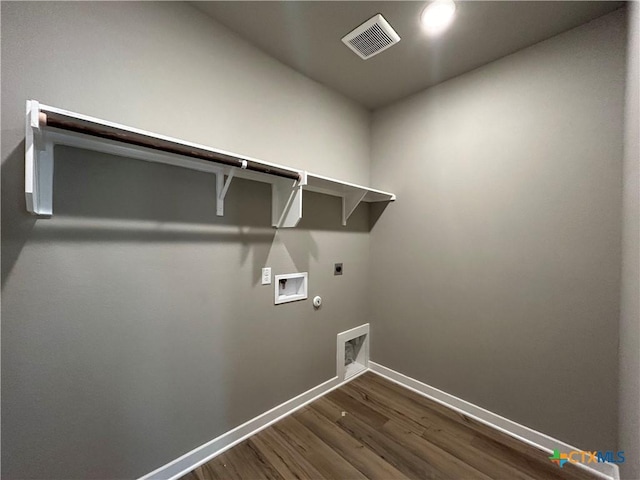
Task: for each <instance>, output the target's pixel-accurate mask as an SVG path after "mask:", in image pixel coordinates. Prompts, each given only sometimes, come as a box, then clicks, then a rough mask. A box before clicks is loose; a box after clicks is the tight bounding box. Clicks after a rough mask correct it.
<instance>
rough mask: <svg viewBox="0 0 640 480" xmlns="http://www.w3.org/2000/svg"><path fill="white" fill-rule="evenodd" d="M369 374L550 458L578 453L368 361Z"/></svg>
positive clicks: (604, 472)
mask: <svg viewBox="0 0 640 480" xmlns="http://www.w3.org/2000/svg"><path fill="white" fill-rule="evenodd" d="M369 371H371V372H373V373H375V374H377V375H380V376H381V377H383V378H386V379H387V380H390V381H392V382H395V383H397V384H398V385H402V386H403V387H405V388H408V389H410V390H413V391H414V392H416V393H419V394H421V395H423V396H425V397H427V398H429V399H431V400H433V401H434V402H438V403H440V404H442V405H444V406H446V407H449V408H451V409H452V410H455V411H457V412H459V413H462V414H464V415H466V416H468V417H471V418H473V419H474V420H476V421H478V422H481V423H484V424H485V425H488V426H490V427H492V428H494V429H496V430H498V431H500V432H502V433H506V434H507V435H510V436H512V437H514V438H517V439H518V440H520V441H521V442H524V443H526V444H528V445H531V446H533V447H536V448H539V449H541V450H544V451H547V452H549V455H552V454H553V450H559V451H561V452H570V451H572V450H581V449H580V448H577V447H574V446H572V445H569V444H567V443H564V442H562V441H560V440H557V439H555V438H553V437H550V436H548V435H545V434H544V433H540V432H537V431H536V430H533V429H531V428H529V427H525V426H524V425H520V424H519V423H516V422H514V421H512V420H509V419H507V418H504V417H501V416H500V415H498V414H496V413H493V412H490V411H489V410H485V409H484V408H482V407H478V406H477V405H474V404H473V403H470V402H467V401H466V400H462V399H461V398H458V397H456V396H454V395H451V394H449V393H446V392H443V391H442V390H438V389H437V388H434V387H432V386H430V385H427V384H426V383H422V382H420V381H418V380H415V379H413V378H411V377H408V376H406V375H404V374H402V373H399V372H396V371H395V370H391V369H390V368H387V367H385V366H383V365H380V364H378V363H375V362H371V361H369ZM575 465H576V466H577V467H579V468H583V469H585V470H588V471H589V472H590V473H592V474H594V475H597V476H599V477H601V478H603V479H609V480H611V479H613V480H619V479H620V473H619V469H618V466H617V465H614V464H612V463H606V462H605V463H589V464H583V463H577V464H575Z"/></svg>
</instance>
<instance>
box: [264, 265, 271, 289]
mask: <svg viewBox="0 0 640 480" xmlns="http://www.w3.org/2000/svg"><path fill="white" fill-rule="evenodd" d="M262 285H271V267H265V268H263V269H262Z"/></svg>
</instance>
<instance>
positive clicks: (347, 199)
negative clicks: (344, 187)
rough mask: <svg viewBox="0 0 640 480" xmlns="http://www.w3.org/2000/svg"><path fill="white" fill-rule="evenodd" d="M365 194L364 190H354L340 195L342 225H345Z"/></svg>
mask: <svg viewBox="0 0 640 480" xmlns="http://www.w3.org/2000/svg"><path fill="white" fill-rule="evenodd" d="M366 194H367V191H366V190H360V189H358V190H355V191H353V192H350V193H347V194H346V195H344V196H343V197H342V226H343V227H346V226H347V220H348V219H349V217H350V216H351V214H352V213H353V211H354V210H355V209H356V207H357V206H358V205H360V202H361V201H362V200H363V199H364V197H365V195H366Z"/></svg>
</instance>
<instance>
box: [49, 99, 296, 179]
mask: <svg viewBox="0 0 640 480" xmlns="http://www.w3.org/2000/svg"><path fill="white" fill-rule="evenodd" d="M39 117H40V118H39V119H40V124H41V125H42V126H47V127H51V128H58V129H61V130H68V131H71V132H76V133H81V134H85V135H92V136H94V137H100V138H106V139H108V140H115V141H118V142H122V143H128V144H131V145H137V146H139V147H146V148H151V149H154V150H159V151H162V152H168V153H174V154H177V155H183V156H187V157H192V158H197V159H200V160H206V161H208V162H215V163H221V164H223V165H227V166H229V167H237V168H241V169H246V170H251V171H254V172H260V173H264V174H267V175H275V176H277V177H283V178H289V179H292V180H300V174H299V173H298V172H295V171H290V170H285V169H282V168H278V167H273V166H270V165H264V164H261V163H257V162H253V161H251V160H245V159H243V158H238V157H234V156H232V155H226V154H224V153H219V152H212V151H209V150H205V149H202V148H196V147H192V146H188V145H180V144H176V143H174V142H170V141H168V140H163V139H161V138H154V137H149V136H147V135H144V134H141V133H136V132H130V131H126V130H120V129H117V128H115V127H110V126H107V125H101V124H98V123H93V122H90V121H87V120H81V119H78V118H74V117H70V116H67V115H64V114H62V113H59V112H50V111H47V112H42V111H41V112H40V114H39Z"/></svg>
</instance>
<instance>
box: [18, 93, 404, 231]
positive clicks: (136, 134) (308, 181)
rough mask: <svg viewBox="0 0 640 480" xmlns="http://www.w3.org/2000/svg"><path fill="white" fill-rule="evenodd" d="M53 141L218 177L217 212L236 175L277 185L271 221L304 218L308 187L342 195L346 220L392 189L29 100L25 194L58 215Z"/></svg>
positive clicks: (31, 207) (387, 197)
mask: <svg viewBox="0 0 640 480" xmlns="http://www.w3.org/2000/svg"><path fill="white" fill-rule="evenodd" d="M54 145H67V146H71V147H78V148H83V149H87V150H93V151H98V152H103V153H109V154H113V155H118V156H123V157H129V158H134V159H138V160H145V161H149V162H156V163H164V164H169V165H174V166H179V167H184V168H189V169H192V170H198V171H202V172H206V173H212V174H214V175H215V176H216V213H217V214H218V216H223V215H224V199H225V196H226V193H227V191H228V189H229V187H230V184H231V181H232V180H233V178H235V177H239V178H246V179H249V180H254V181H259V182H266V183H269V184H271V186H272V189H271V190H272V225H273V226H274V227H277V228H278V227H282V228H290V227H295V226H296V225H297V224H298V222H299V221H300V219H301V218H302V193H303V191H305V190H308V191H313V192H319V193H323V194H327V195H333V196H338V197H341V198H342V207H343V208H342V223H343V225H346V222H347V219H348V218H349V216H350V215H351V214H352V213H353V211H354V210H355V208H356V207H357V206H358V204H359V203H360V202H389V201H393V200H395V195H393V194H392V193H387V192H382V191H380V190H374V189H371V188H368V187H364V186H361V185H355V184H352V183H348V182H342V181H340V180H335V179H332V178H328V177H324V176H321V175H316V174H312V173H309V172H306V171H304V170H298V169H295V168H291V167H286V166H283V165H278V164H275V163H270V162H265V161H262V160H258V159H255V158H251V157H247V156H244V155H238V154H235V153H231V152H227V151H224V150H218V149H214V148H211V147H207V146H204V145H199V144H195V143H191V142H187V141H184V140H179V139H176V138H172V137H167V136H164V135H158V134H155V133H151V132H147V131H144V130H140V129H137V128H132V127H127V126H124V125H120V124H117V123H113V122H109V121H106V120H101V119H98V118H94V117H89V116H87V115H82V114H78V113H74V112H70V111H67V110H62V109H59V108H55V107H50V106H47V105H42V104H40V103H39V102H37V101H35V100H29V101H27V110H26V122H25V198H26V203H27V210H28V211H29V212H30V213H33V214H35V215H43V216H50V215H53V167H54V148H53V147H54Z"/></svg>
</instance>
